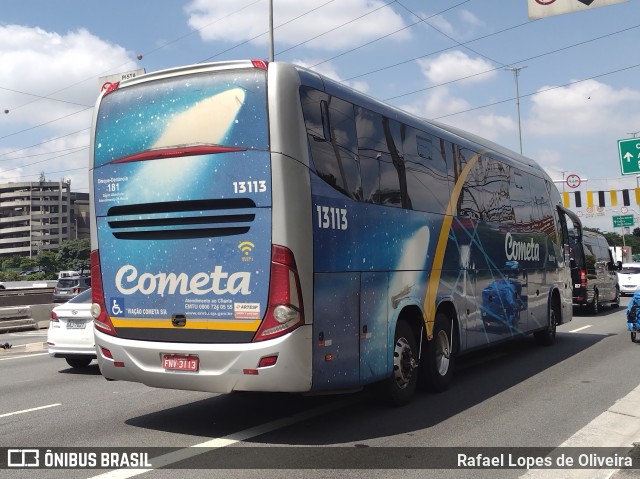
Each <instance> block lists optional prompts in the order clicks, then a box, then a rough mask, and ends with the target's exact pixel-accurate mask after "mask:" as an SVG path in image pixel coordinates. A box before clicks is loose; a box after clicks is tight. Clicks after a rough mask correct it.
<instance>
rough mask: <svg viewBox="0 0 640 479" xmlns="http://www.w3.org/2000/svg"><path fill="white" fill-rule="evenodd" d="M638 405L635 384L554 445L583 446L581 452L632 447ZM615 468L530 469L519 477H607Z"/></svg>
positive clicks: (638, 435) (638, 428)
mask: <svg viewBox="0 0 640 479" xmlns="http://www.w3.org/2000/svg"><path fill="white" fill-rule="evenodd" d="M639 404H640V386H637V387H636V388H635V389H633V390H632V391H631V392H630V393H629V394H627V395H626V396H624V397H623V398H620V399H618V400H617V401H616V402H615V403H613V405H611V407H609V408H608V409H607V410H606V411H605V412H603V413H602V414H600V415H599V416H598V417H596V418H595V419H593V420H592V421H591V422H590V423H589V424H587V425H586V426H584V427H583V428H582V429H580V430H579V431H577V432H576V433H575V434H574V435H573V436H571V437H570V438H569V439H567V440H566V441H565V442H563V443H562V444H560V446H558V447H561V448H562V447H570V448H584V449H585V451H587V450H589V448H599V447H610V448H628V449H629V450H630V449H632V448H633V445H634V443H635V442H636V441H638V440H640V412H639V411H638V409H639V408H638V405H639ZM617 471H618V469H614V468H612V467H610V466H607V465H603V466H602V467H601V468H600V469H597V468H592V469H561V470H558V469H530V470H529V471H527V472H526V473H525V474H523V475H521V476H520V479H555V478H556V477H563V478H569V479H595V478H598V479H608V478H610V477H611V476H613V475H614V474H615V473H616V472H617Z"/></svg>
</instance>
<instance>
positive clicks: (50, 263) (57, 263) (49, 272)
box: [0, 239, 91, 281]
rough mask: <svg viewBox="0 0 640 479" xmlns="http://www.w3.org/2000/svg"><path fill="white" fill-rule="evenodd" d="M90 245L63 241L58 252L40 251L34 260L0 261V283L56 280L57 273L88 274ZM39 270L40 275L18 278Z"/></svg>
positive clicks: (82, 241) (25, 258) (14, 259)
mask: <svg viewBox="0 0 640 479" xmlns="http://www.w3.org/2000/svg"><path fill="white" fill-rule="evenodd" d="M90 253H91V243H90V241H89V240H88V239H77V240H68V241H64V242H63V243H62V244H61V245H60V248H59V250H58V252H56V253H54V252H51V251H42V252H41V253H40V254H39V255H38V256H37V257H36V258H28V257H24V256H11V257H8V258H5V259H4V260H2V263H1V264H2V271H1V272H0V281H21V280H25V279H26V280H29V281H36V280H42V279H56V278H57V277H58V271H64V270H74V271H80V270H82V269H84V271H85V272H87V273H88V270H89V256H90ZM35 269H40V270H41V271H43V272H42V273H34V274H31V275H29V276H27V277H26V278H25V277H24V276H19V274H20V272H21V271H27V270H35Z"/></svg>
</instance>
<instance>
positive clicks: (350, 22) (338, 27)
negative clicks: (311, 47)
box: [278, 0, 398, 54]
mask: <svg viewBox="0 0 640 479" xmlns="http://www.w3.org/2000/svg"><path fill="white" fill-rule="evenodd" d="M392 3H398V0H392V1H390V2H389V3H385V4H383V5H381V6H379V7H378V8H374V9H373V10H369V11H368V12H367V13H364V14H362V15H360V16H359V17H356V18H353V19H351V20H349V21H348V22H344V23H343V24H341V25H338V26H337V27H333V28H330V29H329V30H327V31H326V32H323V33H320V34H319V35H316V36H314V37H311V38H309V39H308V40H305V41H304V42H301V43H298V44H297V45H293V46H292V47H289V48H287V49H285V50H282V51H280V52H278V53H279V54H282V53H286V52H288V51H290V50H293V49H294V48H298V47H299V46H301V45H304V44H305V43H309V42H311V41H313V40H316V39H318V38H320V37H322V36H324V35H328V34H329V33H331V32H334V31H336V30H339V29H340V28H342V27H346V26H347V25H351V24H352V23H355V22H357V21H358V20H361V19H363V18H364V17H366V16H368V15H371V14H373V13H375V12H377V11H379V10H382V9H383V8H386V7H388V6H389V5H391V4H392Z"/></svg>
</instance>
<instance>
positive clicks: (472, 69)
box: [417, 50, 496, 85]
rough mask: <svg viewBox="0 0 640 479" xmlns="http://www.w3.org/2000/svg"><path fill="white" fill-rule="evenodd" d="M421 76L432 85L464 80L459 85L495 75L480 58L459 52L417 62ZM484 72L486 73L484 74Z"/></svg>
mask: <svg viewBox="0 0 640 479" xmlns="http://www.w3.org/2000/svg"><path fill="white" fill-rule="evenodd" d="M417 62H418V65H419V66H420V68H421V70H422V74H423V75H424V76H425V77H426V78H427V80H429V82H430V83H432V84H436V85H438V84H442V83H447V82H451V81H454V80H459V79H461V78H465V80H463V81H462V82H461V83H468V82H478V81H485V80H488V79H490V78H493V77H494V76H495V75H496V72H495V70H494V67H493V66H492V65H491V63H489V62H488V61H486V60H483V59H481V58H471V57H469V56H468V55H467V54H466V53H463V52H461V51H458V50H456V51H453V52H447V53H443V54H441V55H439V56H437V57H436V58H426V59H420V60H417ZM484 72H486V73H484Z"/></svg>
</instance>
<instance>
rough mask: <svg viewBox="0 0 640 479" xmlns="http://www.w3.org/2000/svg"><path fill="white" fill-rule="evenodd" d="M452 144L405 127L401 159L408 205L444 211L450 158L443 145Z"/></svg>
mask: <svg viewBox="0 0 640 479" xmlns="http://www.w3.org/2000/svg"><path fill="white" fill-rule="evenodd" d="M447 144H448V145H449V146H450V145H451V143H447V142H445V141H444V140H441V139H440V138H437V137H435V136H433V135H430V134H428V133H425V132H422V131H419V130H415V129H413V128H407V132H406V136H405V139H404V162H405V166H406V175H407V191H408V196H409V198H410V200H411V207H412V208H413V209H414V210H418V211H428V212H430V213H438V214H444V213H445V211H446V210H447V205H448V203H449V197H450V191H449V178H450V176H451V172H452V169H453V168H452V165H451V158H450V156H449V157H448V156H447V154H446V152H445V145H447Z"/></svg>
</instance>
